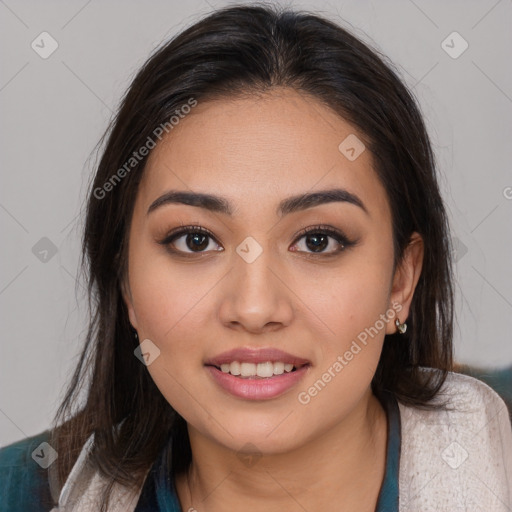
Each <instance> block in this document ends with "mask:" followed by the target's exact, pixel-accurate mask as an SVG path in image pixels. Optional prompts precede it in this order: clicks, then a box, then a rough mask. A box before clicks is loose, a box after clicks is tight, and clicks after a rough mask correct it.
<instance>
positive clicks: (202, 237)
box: [187, 233, 208, 250]
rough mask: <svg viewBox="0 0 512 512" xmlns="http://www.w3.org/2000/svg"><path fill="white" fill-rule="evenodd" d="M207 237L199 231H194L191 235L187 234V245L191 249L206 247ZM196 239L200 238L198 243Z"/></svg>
mask: <svg viewBox="0 0 512 512" xmlns="http://www.w3.org/2000/svg"><path fill="white" fill-rule="evenodd" d="M207 238H208V237H207V235H202V234H201V233H194V234H193V235H188V236H187V247H188V248H189V249H191V250H195V249H205V248H206V247H208V240H207ZM198 240H200V241H199V243H196V242H197V241H198ZM192 241H193V242H192ZM191 242H192V243H191Z"/></svg>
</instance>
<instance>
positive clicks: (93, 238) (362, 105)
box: [53, 4, 453, 485]
mask: <svg viewBox="0 0 512 512" xmlns="http://www.w3.org/2000/svg"><path fill="white" fill-rule="evenodd" d="M274 87H290V88H293V89H295V90H296V91H298V92H300V93H302V94H307V95H309V96H310V97H313V98H315V99H316V100H317V101H320V102H322V103H323V104H324V105H326V106H327V107H329V108H330V109H332V110H333V111H334V112H336V113H337V114H338V115H339V116H341V117H342V118H343V119H345V120H346V121H348V122H349V123H351V124H352V125H353V126H354V127H356V128H357V129H358V130H359V132H360V133H361V134H362V136H363V137H364V142H365V144H366V147H367V148H368V149H369V151H370V152H371V154H372V156H373V161H374V165H375V171H376V173H377V175H378V176H379V178H380V180H381V182H382V184H383V186H384V188H385V190H386V192H387V196H388V200H389V204H390V208H391V213H392V223H393V246H394V257H395V268H396V266H397V265H398V264H399V263H400V262H401V259H402V256H403V254H404V249H405V248H406V246H407V244H408V243H409V240H410V236H411V234H412V233H413V232H414V231H416V232H418V233H419V234H420V235H421V236H422V237H423V241H424V248H425V256H424V261H423V269H422V273H421V276H420V279H419V282H418V285H417V288H416V291H415V294H414V298H413V301H412V305H411V311H410V315H409V318H407V324H408V329H407V332H406V334H405V335H404V336H400V335H396V334H393V335H388V336H386V339H385V341H384V346H383V351H382V355H381V359H380V362H379V365H378V368H377V371H376V374H375V376H374V379H373V381H372V388H373V390H374V392H375V393H379V392H380V391H382V390H390V391H392V392H393V393H395V395H396V396H397V398H398V399H399V400H400V401H402V402H403V403H405V404H410V405H416V406H429V405H431V400H432V398H433V397H434V396H436V394H437V393H438V391H439V389H440V387H441V385H442V384H443V382H444V380H445V378H446V374H447V371H449V370H450V369H451V367H452V323H453V318H452V315H453V290H452V287H453V285H452V270H451V258H450V251H451V249H450V237H449V227H448V221H447V216H446V212H445V208H444V206H443V201H442V199H441V196H440V192H439V187H438V183H437V176H436V167H435V161H434V157H433V153H432V148H431V145H430V141H429V138H428V135H427V132H426V129H425V125H424V122H423V119H422V116H421V114H420V111H419V108H418V106H417V104H416V101H415V99H414V97H413V96H412V95H411V93H410V92H409V91H408V90H407V88H406V87H405V86H404V84H403V83H402V82H401V80H400V79H399V78H398V76H397V73H396V72H395V71H394V70H393V66H392V64H390V63H387V62H386V59H385V58H384V57H382V56H381V55H379V53H378V52H377V51H376V50H374V49H370V48H369V47H368V46H367V45H365V44H363V43H362V42H361V41H360V40H358V39H357V38H356V37H354V36H353V35H351V34H350V33H349V32H348V31H346V30H345V29H343V28H341V27H340V26H338V25H336V24H334V23H332V22H330V21H328V20H326V19H323V18H322V17H319V16H317V15H314V14H310V13H307V12H304V11H301V12H297V11H290V10H282V9H280V8H277V7H270V6H266V5H263V4H253V5H243V6H230V7H228V8H224V9H220V10H217V11H215V12H214V13H212V14H211V15H209V16H207V17H206V18H204V19H202V20H201V21H199V22H198V23H196V24H194V25H193V26H192V27H190V28H188V29H186V30H185V31H183V32H182V33H181V34H179V35H177V36H176V37H175V38H173V39H172V40H171V41H169V42H168V43H166V44H165V45H163V46H162V47H161V48H160V49H158V50H157V51H156V52H155V53H154V54H153V55H152V56H151V57H150V58H149V60H148V61H147V62H146V63H145V64H144V66H143V67H142V69H141V70H140V71H139V72H138V74H137V75H136V77H135V79H134V80H133V83H132V84H131V86H130V87H129V89H128V91H127V93H126V95H125V97H124V98H123V100H122V103H121V106H120V108H119V110H118V113H117V115H116V117H115V119H114V120H113V122H112V123H111V125H110V127H109V129H108V130H107V132H106V133H105V135H104V138H103V139H102V141H106V142H105V144H104V148H103V152H102V156H101V159H100V162H99V165H98V168H97V171H96V174H95V176H94V180H93V183H92V186H91V190H90V195H89V197H88V202H87V211H86V215H85V230H84V234H83V255H82V261H81V268H82V271H83V273H84V275H85V278H86V279H87V283H88V292H89V308H90V311H89V313H90V325H89V329H88V332H87V336H86V339H85V345H84V348H83V352H82V354H81V357H80V360H79V364H78V366H77V368H76V370H75V373H74V376H73V378H72V380H71V383H70V386H69V389H68V390H67V393H66V395H65V398H64V400H63V402H62V404H61V406H60V408H59V410H58V412H57V414H56V417H55V425H56V426H57V427H56V428H55V429H54V431H53V443H54V445H55V447H56V449H57V450H58V452H59V458H58V459H57V464H58V474H59V481H60V484H62V483H63V482H64V480H65V478H66V477H67V475H68V473H69V471H70V470H71V467H72V465H73V463H74V462H75V460H76V458H77V455H78V453H79V452H80V449H81V448H82V446H83V444H84V442H85V440H86V439H87V437H88V436H89V435H90V434H92V433H94V435H95V443H94V448H93V451H92V460H93V461H94V463H95V464H97V466H98V468H99V469H100V470H101V472H102V473H103V474H104V475H107V476H108V477H109V478H110V479H111V481H112V482H113V481H114V480H115V481H118V482H120V483H123V484H126V485H141V484H142V481H143V479H144V476H145V473H146V471H147V470H148V469H149V467H150V466H151V464H152V463H153V462H154V460H155V458H156V456H157V454H158V453H159V451H160V450H161V449H162V447H163V446H164V444H165V443H166V442H167V441H168V440H169V438H170V436H173V439H174V440H175V441H174V444H173V446H174V447H175V449H174V451H173V459H174V460H173V465H174V467H175V469H176V471H177V472H179V471H182V470H184V469H186V468H187V467H188V465H189V462H190V455H191V454H190V446H189V442H188V435H187V430H186V424H185V421H184V420H183V418H181V417H180V416H179V415H178V414H177V413H176V412H175V411H174V410H173V408H172V407H171V405H170V404H169V403H168V402H167V401H166V400H165V398H164V397H163V395H162V394H161V393H160V391H159V390H158V388H157V387H156V385H155V383H154V382H153V380H152V378H151V376H150V374H149V372H148V371H147V368H146V367H145V366H144V365H143V364H141V362H140V361H139V360H138V359H137V358H136V357H135V356H134V349H135V348H136V347H137V340H136V339H135V338H134V333H133V330H132V328H131V326H130V323H129V319H128V315H127V310H126V305H125V303H124V301H123V298H122V294H121V282H122V280H123V278H124V277H125V275H126V269H127V251H126V249H127V236H128V233H129V227H130V221H131V216H132V212H133V206H134V202H135V197H136V194H137V190H138V185H139V182H140V180H141V177H142V174H143V172H144V168H145V163H146V160H147V157H144V158H142V159H141V160H140V161H138V162H137V164H136V165H133V168H130V171H129V172H126V173H122V174H123V178H122V179H121V180H119V181H118V182H116V183H115V186H112V187H109V190H108V192H106V193H103V192H102V193H101V194H99V193H98V190H99V189H102V190H105V187H104V184H105V183H107V182H108V181H109V180H111V179H112V176H113V174H115V173H116V171H117V170H118V169H121V168H123V166H125V165H126V162H128V161H130V158H132V157H133V154H134V152H137V151H138V150H139V148H141V147H143V146H144V145H145V144H146V143H147V140H148V137H154V131H155V128H156V127H158V126H159V125H162V124H165V123H166V122H168V121H169V119H170V117H171V116H172V115H173V114H174V113H175V111H176V110H177V109H180V107H181V106H182V105H184V104H187V102H189V101H190V99H191V98H193V99H195V100H196V101H198V102H201V101H207V100H208V99H211V98H223V97H233V96H234V95H237V94H244V95H251V94H258V93H264V92H266V91H269V90H271V89H272V88H274ZM132 163H133V162H132ZM125 169H126V167H125ZM99 196H101V197H99ZM401 320H402V321H404V320H405V319H401ZM421 367H428V368H437V369H439V370H440V371H437V372H430V373H428V374H427V373H426V372H424V371H422V370H421ZM84 386H87V387H86V389H85V396H86V398H85V405H84V403H81V404H80V406H79V407H78V403H79V400H78V395H79V392H80V390H81V389H82V388H83V387H84ZM75 409H76V410H75ZM114 426H117V428H116V429H114Z"/></svg>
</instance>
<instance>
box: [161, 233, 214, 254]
mask: <svg viewBox="0 0 512 512" xmlns="http://www.w3.org/2000/svg"><path fill="white" fill-rule="evenodd" d="M214 241H215V238H214V237H213V235H212V234H211V233H210V232H209V231H208V230H207V229H205V228H203V227H201V226H185V227H181V228H179V229H178V230H174V231H171V232H170V233H169V234H168V235H167V236H166V237H165V238H164V239H163V240H161V241H160V242H159V243H160V244H162V245H165V246H167V247H168V249H169V250H170V251H172V252H176V253H188V254H193V253H203V252H207V251H208V250H210V251H212V250H213V251H223V250H224V249H218V248H217V249H215V246H217V247H220V246H219V245H218V244H217V243H215V242H214ZM212 244H213V246H212Z"/></svg>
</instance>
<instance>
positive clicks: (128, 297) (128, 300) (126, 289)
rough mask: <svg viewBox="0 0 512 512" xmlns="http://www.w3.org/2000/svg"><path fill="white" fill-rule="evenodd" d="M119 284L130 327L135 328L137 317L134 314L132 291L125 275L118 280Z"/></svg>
mask: <svg viewBox="0 0 512 512" xmlns="http://www.w3.org/2000/svg"><path fill="white" fill-rule="evenodd" d="M120 283H121V284H120V286H121V294H122V296H123V300H124V303H125V304H126V309H127V310H128V317H129V319H130V323H131V324H132V327H133V328H134V329H135V330H137V325H138V322H137V317H136V315H135V309H134V308H133V297H132V292H131V290H130V284H129V283H128V279H127V278H126V277H125V278H123V279H121V281H120Z"/></svg>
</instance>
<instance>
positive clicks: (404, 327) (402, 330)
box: [395, 318, 407, 334]
mask: <svg viewBox="0 0 512 512" xmlns="http://www.w3.org/2000/svg"><path fill="white" fill-rule="evenodd" d="M395 325H396V328H397V330H398V332H399V333H400V334H405V331H407V324H406V323H405V322H404V323H403V324H401V323H400V320H398V318H397V319H396V320H395Z"/></svg>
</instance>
